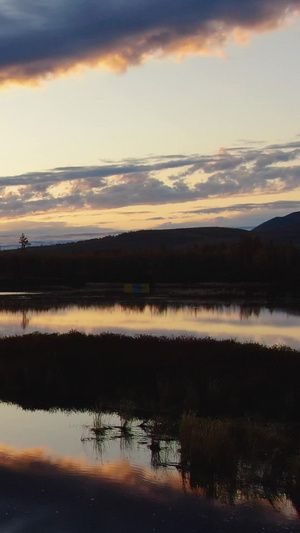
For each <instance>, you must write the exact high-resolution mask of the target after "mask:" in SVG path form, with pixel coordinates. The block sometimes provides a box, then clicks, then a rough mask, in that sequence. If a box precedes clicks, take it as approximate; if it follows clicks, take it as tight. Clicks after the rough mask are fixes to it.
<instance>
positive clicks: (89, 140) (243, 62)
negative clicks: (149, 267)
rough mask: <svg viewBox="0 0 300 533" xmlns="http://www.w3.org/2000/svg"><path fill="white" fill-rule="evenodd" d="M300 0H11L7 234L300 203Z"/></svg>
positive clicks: (177, 219) (0, 231) (7, 12)
mask: <svg viewBox="0 0 300 533" xmlns="http://www.w3.org/2000/svg"><path fill="white" fill-rule="evenodd" d="M299 57H300V0H260V1H257V0H160V1H158V0H72V1H71V0H51V2H50V1H47V0H0V84H1V89H2V90H1V93H0V117H1V130H0V133H1V166H0V190H1V198H0V217H1V227H0V245H2V246H5V245H7V244H14V243H17V241H18V236H19V235H20V233H21V232H25V233H26V235H27V236H28V237H29V239H30V240H31V241H32V242H35V241H44V242H47V241H52V240H54V241H55V240H60V239H61V240H67V239H75V240H79V239H82V238H89V237H93V236H101V235H104V234H108V233H119V232H123V231H128V230H134V229H142V228H172V227H174V228H175V227H182V226H184V227H192V226H216V225H218V226H233V227H253V226H255V225H257V224H259V223H261V222H263V221H265V220H267V219H269V218H272V217H274V216H283V215H286V214H288V213H291V212H293V211H298V210H300V164H299V157H300V99H299V95H300V68H299Z"/></svg>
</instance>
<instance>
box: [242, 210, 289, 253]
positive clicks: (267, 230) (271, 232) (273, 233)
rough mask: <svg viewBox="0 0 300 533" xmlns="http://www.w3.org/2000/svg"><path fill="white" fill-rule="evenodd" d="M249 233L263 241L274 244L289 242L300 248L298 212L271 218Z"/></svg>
mask: <svg viewBox="0 0 300 533" xmlns="http://www.w3.org/2000/svg"><path fill="white" fill-rule="evenodd" d="M251 233H252V234H253V233H255V234H257V235H258V236H259V238H260V239H261V240H263V241H273V242H274V243H276V244H285V243H286V244H288V243H289V242H290V243H293V244H295V245H297V246H300V211H296V212H294V213H290V214H289V215H286V216H284V217H275V218H272V219H271V220H268V221H267V222H264V223H263V224H260V225H259V226H257V227H256V228H254V229H253V230H252V231H251Z"/></svg>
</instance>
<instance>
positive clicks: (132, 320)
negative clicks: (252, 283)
mask: <svg viewBox="0 0 300 533" xmlns="http://www.w3.org/2000/svg"><path fill="white" fill-rule="evenodd" d="M299 325H300V314H299V313H298V314H297V313H296V312H290V311H286V310H281V309H267V308H264V307H261V308H260V307H245V306H244V307H241V306H240V305H209V306H208V305H206V306H203V305H177V306H174V305H171V304H170V305H163V306H162V305H154V304H145V305H139V306H138V305H134V304H132V305H129V304H126V305H125V304H121V303H114V304H112V303H108V304H107V305H101V306H100V305H99V306H98V305H97V306H96V305H94V306H86V307H79V306H74V305H70V306H67V307H64V308H53V309H50V310H36V309H28V310H26V311H18V310H14V311H11V310H5V311H3V310H2V311H0V335H1V336H4V335H15V334H23V333H31V332H33V331H40V332H43V333H50V332H59V333H64V332H68V331H70V330H71V329H76V330H78V331H81V332H85V333H90V334H99V333H102V332H113V333H122V334H129V335H135V334H153V335H166V336H177V335H192V336H196V337H205V336H210V337H213V338H217V339H223V338H236V339H237V340H240V341H242V342H244V341H255V342H260V343H263V344H267V345H274V344H285V345H288V346H291V347H292V348H295V349H300V334H299Z"/></svg>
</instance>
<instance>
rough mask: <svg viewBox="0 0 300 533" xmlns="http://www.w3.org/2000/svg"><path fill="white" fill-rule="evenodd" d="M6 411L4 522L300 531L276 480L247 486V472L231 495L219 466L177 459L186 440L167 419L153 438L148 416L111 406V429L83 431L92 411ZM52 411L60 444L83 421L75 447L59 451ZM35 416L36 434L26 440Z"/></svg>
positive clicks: (6, 525)
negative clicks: (272, 485)
mask: <svg viewBox="0 0 300 533" xmlns="http://www.w3.org/2000/svg"><path fill="white" fill-rule="evenodd" d="M0 414H1V421H2V424H1V427H2V428H5V422H6V421H7V423H8V428H7V431H5V430H4V431H3V429H2V432H1V433H2V434H1V440H2V444H1V445H0V476H1V484H0V505H1V511H2V512H1V514H0V529H1V530H3V531H8V532H10V531H11V532H12V531H14V532H16V531H22V532H26V533H27V531H28V532H29V531H30V532H31V531H33V530H38V531H47V532H52V531H53V532H57V531H64V532H67V533H68V532H71V531H72V532H75V533H77V532H78V533H79V532H80V533H81V532H85V531H87V530H91V531H100V530H101V531H102V532H104V533H114V532H116V533H119V532H120V533H125V531H126V532H127V531H133V532H140V531H146V532H147V533H148V532H149V533H150V531H151V532H153V531H156V532H161V533H163V532H164V533H166V532H167V533H168V532H171V531H172V532H174V531H175V532H177V533H179V532H180V533H182V531H185V532H193V531H210V532H212V533H214V532H217V531H223V532H227V531H230V532H231V531H236V532H240V531H241V530H245V532H250V531H251V532H252V531H253V532H254V531H260V530H264V531H269V532H271V531H272V532H281V531H286V530H288V531H290V532H294V531H299V522H298V514H297V511H296V508H295V506H294V503H293V499H292V498H291V497H290V496H289V495H287V494H286V492H285V491H284V490H281V489H280V487H279V486H278V487H277V492H276V494H275V493H273V494H271V492H270V491H269V488H268V486H267V485H265V486H260V485H259V483H257V482H256V483H254V484H253V485H252V486H249V487H247V486H246V485H245V483H243V480H242V479H240V482H239V483H237V485H236V487H235V491H234V495H233V491H232V487H231V488H229V487H228V485H226V483H224V481H222V480H221V479H220V478H219V479H218V477H216V476H214V477H211V478H210V479H208V478H207V477H206V478H205V476H203V477H202V479H200V477H199V476H198V477H197V478H195V474H194V473H193V472H192V471H188V470H186V471H184V470H183V469H182V468H178V467H176V465H178V461H179V458H180V454H181V450H180V446H179V443H178V442H177V441H176V440H175V439H174V438H172V436H171V437H170V438H169V439H168V438H167V433H166V427H164V428H162V426H161V422H160V424H158V425H157V426H156V428H155V432H158V433H157V435H156V437H157V438H156V443H157V442H159V446H158V447H154V446H151V444H153V443H154V440H153V435H154V433H153V422H152V425H151V423H150V421H148V424H146V425H142V422H141V421H137V420H131V421H130V427H128V428H127V432H126V431H125V432H124V425H122V421H121V418H120V416H117V415H116V414H112V415H109V414H105V415H103V418H102V421H101V424H102V425H103V427H105V428H106V430H105V431H104V432H103V433H102V434H101V435H100V436H99V435H96V436H95V435H94V436H95V439H91V440H84V439H82V437H81V438H79V436H80V431H82V430H84V431H87V430H88V428H89V427H92V425H93V424H94V423H95V420H94V418H93V416H92V415H89V414H88V413H71V414H66V413H62V412H57V413H45V412H41V411H40V412H35V413H34V412H24V411H21V410H20V409H17V408H15V407H14V406H11V405H9V406H6V405H3V404H2V405H1V409H0ZM11 417H12V419H13V420H14V423H15V424H16V423H17V422H18V423H19V426H18V429H19V435H20V436H21V437H22V438H23V439H24V444H23V446H20V444H17V445H16V443H15V445H13V443H12V442H11V440H13V441H14V439H15V437H13V436H12V434H11V432H10V430H11V429H12V428H13V424H12V423H10V419H11ZM43 419H44V422H43ZM84 419H85V420H86V422H88V423H87V424H86V425H84V424H82V422H83V420H84ZM50 420H52V422H51V424H50V425H51V428H52V433H55V434H56V440H57V444H58V446H60V442H61V441H62V440H65V439H66V440H68V438H69V436H68V434H69V433H70V430H72V439H74V437H75V433H74V432H73V430H74V426H76V434H77V437H76V438H75V440H76V446H77V450H75V449H73V452H72V453H68V452H67V451H66V452H65V453H61V452H60V453H59V452H58V451H57V449H56V445H55V442H54V441H53V440H52V441H51V445H49V436H50V432H49V434H47V432H46V434H45V433H44V429H45V427H46V426H47V424H49V422H50ZM62 422H64V425H63V423H62ZM33 424H34V427H35V437H34V438H35V440H36V441H37V442H38V443H39V444H38V446H35V447H32V446H30V447H28V445H27V446H26V444H25V442H26V439H29V441H31V440H32V438H33V437H32V431H30V426H31V425H33ZM39 424H41V427H40V426H39ZM26 425H29V428H28V429H29V431H28V435H27V436H26V433H27V431H26ZM20 428H21V429H20ZM163 429H164V430H163ZM23 431H24V432H25V435H22V433H23ZM99 442H101V443H102V444H101V446H100V448H101V449H100V451H99V450H98V451H97V445H98V444H99ZM42 443H43V444H42ZM95 443H96V447H95V446H94V444H95ZM95 450H96V451H95ZM117 450H118V453H117V452H116V451H117ZM139 454H140V455H139ZM257 468H259V466H258V465H257Z"/></svg>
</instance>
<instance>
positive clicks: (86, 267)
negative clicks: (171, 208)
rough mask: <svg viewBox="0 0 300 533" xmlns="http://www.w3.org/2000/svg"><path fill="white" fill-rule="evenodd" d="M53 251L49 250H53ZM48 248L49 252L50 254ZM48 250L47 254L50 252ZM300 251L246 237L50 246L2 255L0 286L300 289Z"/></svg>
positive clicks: (296, 248)
mask: <svg viewBox="0 0 300 533" xmlns="http://www.w3.org/2000/svg"><path fill="white" fill-rule="evenodd" d="M49 248H50V249H49ZM46 249H47V251H46ZM45 252H46V253H45ZM299 277H300V248H299V247H297V246H295V245H293V244H284V245H283V244H274V243H272V242H269V243H266V242H262V241H261V240H260V239H259V237H258V236H256V235H254V236H253V235H244V236H242V238H241V239H240V240H239V241H238V242H237V243H233V244H228V243H227V244H225V243H218V244H206V245H204V246H194V247H193V248H189V249H186V250H175V249H171V248H168V247H167V246H162V247H160V248H157V249H153V250H142V249H141V250H127V249H118V250H99V251H93V252H81V253H78V252H73V253H72V252H68V253H61V252H60V253H58V252H57V251H56V250H55V249H54V250H53V252H51V247H46V246H45V247H40V248H35V249H30V248H29V247H28V248H20V249H17V250H12V251H1V252H0V288H2V289H3V290H4V289H31V288H33V289H34V288H47V287H49V288H51V287H54V286H55V287H56V286H57V287H60V286H67V287H74V288H80V287H84V285H85V283H102V282H105V283H112V282H120V283H150V284H152V286H154V285H155V283H189V284H192V283H196V282H198V283H199V282H204V283H206V282H220V283H222V282H226V283H236V282H262V283H269V282H272V283H275V284H278V285H280V286H283V287H293V290H296V288H297V287H299Z"/></svg>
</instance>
